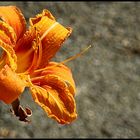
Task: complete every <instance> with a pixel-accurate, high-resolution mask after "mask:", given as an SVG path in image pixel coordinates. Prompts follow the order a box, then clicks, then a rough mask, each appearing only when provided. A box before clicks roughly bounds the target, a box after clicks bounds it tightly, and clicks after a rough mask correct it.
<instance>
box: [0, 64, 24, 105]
mask: <svg viewBox="0 0 140 140" xmlns="http://www.w3.org/2000/svg"><path fill="white" fill-rule="evenodd" d="M25 86H26V84H25V82H24V81H23V80H22V79H21V78H20V77H19V76H18V75H17V74H16V73H14V72H13V71H12V70H11V69H10V68H9V67H8V65H5V66H4V68H3V69H2V70H1V71H0V100H2V101H4V102H5V103H6V104H10V103H12V102H13V101H14V100H15V99H17V98H18V96H19V95H20V94H21V93H22V92H23V90H24V88H25Z"/></svg>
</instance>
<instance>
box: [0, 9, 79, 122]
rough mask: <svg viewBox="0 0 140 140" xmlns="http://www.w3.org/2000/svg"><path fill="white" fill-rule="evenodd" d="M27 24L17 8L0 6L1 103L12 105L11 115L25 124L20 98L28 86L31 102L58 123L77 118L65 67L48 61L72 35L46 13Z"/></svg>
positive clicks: (69, 73) (70, 75)
mask: <svg viewBox="0 0 140 140" xmlns="http://www.w3.org/2000/svg"><path fill="white" fill-rule="evenodd" d="M29 23H30V27H29V29H28V30H26V21H25V19H24V16H23V15H22V13H21V11H20V10H19V9H18V8H17V7H16V6H0V46H1V48H2V55H1V58H0V89H1V90H0V100H2V101H4V102H5V103H6V104H12V107H13V113H14V114H15V115H16V116H19V119H20V120H21V121H27V116H29V115H31V110H30V109H28V108H26V109H25V110H24V109H23V108H22V107H21V106H20V103H19V97H20V95H21V94H22V92H23V91H24V89H25V87H29V89H30V91H31V94H32V97H33V99H34V101H35V102H36V103H37V104H38V105H40V106H41V107H42V108H43V109H44V110H45V111H46V112H47V114H48V116H49V117H51V118H53V119H55V120H56V121H57V122H58V123H61V124H69V123H70V122H72V121H73V120H74V119H76V117H77V114H76V104H75V100H74V96H75V83H74V80H73V77H72V73H71V70H70V69H69V68H68V67H66V66H65V65H64V64H60V63H57V62H50V60H51V58H53V57H54V56H55V54H56V52H57V51H58V50H59V48H60V47H61V45H62V43H63V42H64V40H65V39H66V38H67V37H68V36H69V35H70V34H71V31H72V30H71V28H65V27H63V26H62V25H61V24H59V23H58V22H56V20H55V18H54V17H53V15H52V14H51V13H50V12H49V11H48V10H43V12H42V13H41V14H38V15H36V17H34V18H30V20H29Z"/></svg>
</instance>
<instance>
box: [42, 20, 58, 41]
mask: <svg viewBox="0 0 140 140" xmlns="http://www.w3.org/2000/svg"><path fill="white" fill-rule="evenodd" d="M57 24H58V22H55V23H54V24H53V25H52V26H51V27H50V28H49V29H48V30H46V31H45V33H44V34H43V35H42V36H41V40H42V39H43V38H44V37H45V36H46V35H47V34H48V33H49V31H50V30H52V29H53V28H54V27H55V26H56V25H57Z"/></svg>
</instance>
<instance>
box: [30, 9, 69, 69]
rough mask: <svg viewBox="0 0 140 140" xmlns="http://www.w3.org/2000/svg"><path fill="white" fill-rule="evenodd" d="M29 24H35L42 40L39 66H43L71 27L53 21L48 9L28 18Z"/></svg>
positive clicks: (54, 52)
mask: <svg viewBox="0 0 140 140" xmlns="http://www.w3.org/2000/svg"><path fill="white" fill-rule="evenodd" d="M30 24H31V26H35V27H36V29H37V30H38V31H39V33H40V38H41V42H42V52H43V54H42V59H41V60H42V61H41V62H40V65H39V68H42V67H45V66H46V65H47V63H48V62H49V60H50V59H51V58H52V57H54V55H55V54H56V52H57V51H58V50H59V49H60V47H61V45H62V43H63V42H64V41H65V39H66V38H67V37H68V36H69V35H70V34H71V32H72V29H71V28H65V27H63V26H62V25H61V24H59V23H58V22H56V21H55V18H54V17H53V16H52V14H51V13H50V12H49V11H48V10H44V11H43V12H42V14H39V15H37V16H36V17H35V18H31V19H30Z"/></svg>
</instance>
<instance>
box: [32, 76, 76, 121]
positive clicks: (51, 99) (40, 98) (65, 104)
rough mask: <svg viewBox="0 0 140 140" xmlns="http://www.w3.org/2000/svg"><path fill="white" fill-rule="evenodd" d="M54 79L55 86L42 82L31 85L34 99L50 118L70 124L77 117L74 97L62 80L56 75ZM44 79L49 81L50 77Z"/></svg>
mask: <svg viewBox="0 0 140 140" xmlns="http://www.w3.org/2000/svg"><path fill="white" fill-rule="evenodd" d="M52 80H53V82H55V85H54V86H49V85H47V84H42V83H40V84H41V85H40V86H34V87H31V88H30V90H31V93H32V96H33V99H34V100H35V102H36V103H37V104H38V105H40V106H41V107H42V108H43V109H44V110H45V111H46V112H47V113H48V116H49V117H50V118H53V119H55V120H56V121H57V122H58V123H61V124H69V123H71V122H72V121H73V120H75V119H76V117H77V114H76V105H75V100H74V97H73V95H72V94H71V93H70V92H69V90H68V89H67V86H66V85H65V84H64V83H63V82H62V81H60V80H59V79H57V78H56V77H55V78H54V77H53V79H52V78H51V81H52ZM44 81H48V82H49V79H44ZM51 81H50V82H51Z"/></svg>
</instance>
